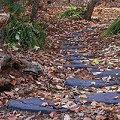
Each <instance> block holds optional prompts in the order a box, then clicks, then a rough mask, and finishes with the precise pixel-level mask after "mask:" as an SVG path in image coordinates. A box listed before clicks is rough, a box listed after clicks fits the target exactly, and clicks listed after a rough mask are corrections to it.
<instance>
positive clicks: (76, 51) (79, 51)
mask: <svg viewBox="0 0 120 120" xmlns="http://www.w3.org/2000/svg"><path fill="white" fill-rule="evenodd" d="M62 51H63V52H70V53H84V52H85V51H81V50H79V49H62Z"/></svg>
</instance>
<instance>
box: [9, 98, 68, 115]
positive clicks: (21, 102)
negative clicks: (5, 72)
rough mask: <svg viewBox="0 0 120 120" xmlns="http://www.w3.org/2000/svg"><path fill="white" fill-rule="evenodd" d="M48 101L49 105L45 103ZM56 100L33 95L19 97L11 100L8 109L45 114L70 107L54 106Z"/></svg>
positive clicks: (64, 110) (65, 110) (62, 110)
mask: <svg viewBox="0 0 120 120" xmlns="http://www.w3.org/2000/svg"><path fill="white" fill-rule="evenodd" d="M44 103H47V104H48V106H47V105H46V106H45V105H43V104H44ZM53 106H55V105H54V102H52V101H48V100H42V99H40V98H36V97H32V98H26V99H17V100H10V101H9V102H8V109H16V110H23V111H30V112H40V111H41V112H42V113H45V114H49V113H51V112H54V111H55V112H67V111H68V109H64V108H60V109H56V108H53Z"/></svg>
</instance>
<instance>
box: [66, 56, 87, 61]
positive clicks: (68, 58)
mask: <svg viewBox="0 0 120 120" xmlns="http://www.w3.org/2000/svg"><path fill="white" fill-rule="evenodd" d="M64 59H65V60H84V59H85V58H84V57H75V56H66V57H64Z"/></svg>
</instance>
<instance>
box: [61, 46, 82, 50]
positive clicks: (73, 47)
mask: <svg viewBox="0 0 120 120" xmlns="http://www.w3.org/2000/svg"><path fill="white" fill-rule="evenodd" d="M83 47H84V46H83V45H79V46H61V47H60V48H61V49H79V48H83Z"/></svg>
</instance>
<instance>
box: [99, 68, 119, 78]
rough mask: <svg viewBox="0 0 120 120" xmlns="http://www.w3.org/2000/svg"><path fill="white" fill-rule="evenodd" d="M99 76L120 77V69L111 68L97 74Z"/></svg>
mask: <svg viewBox="0 0 120 120" xmlns="http://www.w3.org/2000/svg"><path fill="white" fill-rule="evenodd" d="M97 76H99V77H107V76H110V77H115V78H120V69H110V70H106V71H103V72H100V73H99V74H97Z"/></svg>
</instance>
